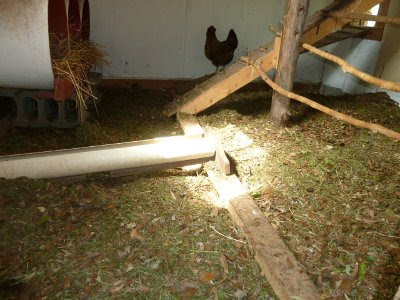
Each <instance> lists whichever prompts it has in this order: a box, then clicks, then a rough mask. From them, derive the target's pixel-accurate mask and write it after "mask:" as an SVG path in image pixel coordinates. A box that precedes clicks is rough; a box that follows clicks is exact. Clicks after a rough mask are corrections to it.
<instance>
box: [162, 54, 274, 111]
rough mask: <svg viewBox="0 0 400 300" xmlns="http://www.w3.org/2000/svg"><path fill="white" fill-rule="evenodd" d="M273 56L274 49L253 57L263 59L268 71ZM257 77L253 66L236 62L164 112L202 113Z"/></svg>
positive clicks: (263, 64)
mask: <svg viewBox="0 0 400 300" xmlns="http://www.w3.org/2000/svg"><path fill="white" fill-rule="evenodd" d="M273 56H274V53H273V52H272V51H271V52H267V53H266V52H264V51H258V50H257V51H255V52H254V54H253V56H252V59H253V60H261V61H262V66H263V69H264V70H265V71H266V70H270V69H272V68H273ZM257 77H258V74H257V72H255V71H254V69H253V68H252V67H251V66H248V65H245V64H243V63H241V62H236V63H234V64H233V65H231V66H229V67H228V68H226V69H225V70H223V71H221V72H219V73H217V74H216V75H215V76H213V77H212V78H210V79H209V80H207V81H205V82H204V83H202V84H200V85H198V86H196V87H195V88H194V89H193V90H191V91H189V92H188V93H186V94H184V95H183V96H182V97H180V98H179V99H177V100H176V101H174V102H172V103H171V104H170V105H167V106H166V108H165V109H164V113H165V114H166V115H167V116H172V115H174V114H175V113H176V112H177V111H178V110H179V111H180V112H183V113H186V114H197V113H200V112H202V111H203V110H205V109H207V108H208V107H210V106H212V105H213V104H215V103H217V102H218V101H220V100H221V99H223V98H225V97H226V96H228V95H230V94H232V93H233V92H235V91H236V90H238V89H240V88H241V87H243V86H245V85H246V84H248V83H250V82H252V81H253V80H254V79H256V78H257Z"/></svg>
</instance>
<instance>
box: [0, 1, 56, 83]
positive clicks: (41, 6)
mask: <svg viewBox="0 0 400 300" xmlns="http://www.w3.org/2000/svg"><path fill="white" fill-rule="evenodd" d="M53 78H54V76H53V71H52V68H51V60H50V47H49V27H48V0H29V1H27V0H1V1H0V87H7V88H26V89H51V88H52V87H53Z"/></svg>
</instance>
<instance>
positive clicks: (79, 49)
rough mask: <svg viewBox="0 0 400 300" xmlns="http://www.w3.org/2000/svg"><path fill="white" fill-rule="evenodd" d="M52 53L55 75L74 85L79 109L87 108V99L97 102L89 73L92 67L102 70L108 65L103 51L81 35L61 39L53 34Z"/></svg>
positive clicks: (51, 36)
mask: <svg viewBox="0 0 400 300" xmlns="http://www.w3.org/2000/svg"><path fill="white" fill-rule="evenodd" d="M50 53H51V64H52V68H53V72H54V75H55V76H56V77H59V78H65V79H67V80H68V81H70V82H71V83H72V85H73V86H74V88H75V92H76V100H77V101H76V105H77V106H78V108H81V107H85V108H86V107H87V103H86V100H87V99H90V98H91V99H93V100H96V99H97V98H96V97H95V96H94V94H93V90H92V87H91V82H90V81H89V79H88V72H89V70H90V69H91V68H92V67H100V68H101V67H103V66H105V65H107V64H108V62H107V60H106V55H105V53H104V52H103V50H102V49H100V48H99V47H98V46H97V45H96V44H94V43H93V42H92V41H90V40H87V39H83V38H82V37H81V36H79V35H77V36H73V37H71V36H69V37H65V38H60V37H59V36H57V35H55V34H53V35H50Z"/></svg>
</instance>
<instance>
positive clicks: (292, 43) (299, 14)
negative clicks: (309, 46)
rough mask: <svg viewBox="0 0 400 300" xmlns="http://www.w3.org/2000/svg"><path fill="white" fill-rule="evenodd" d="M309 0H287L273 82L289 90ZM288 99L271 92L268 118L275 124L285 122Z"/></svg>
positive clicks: (287, 113) (294, 72) (288, 111)
mask: <svg viewBox="0 0 400 300" xmlns="http://www.w3.org/2000/svg"><path fill="white" fill-rule="evenodd" d="M308 5H309V0H289V8H288V12H287V14H286V16H285V17H284V24H283V30H282V41H281V44H280V46H281V47H280V52H279V58H280V59H279V60H278V63H277V65H278V67H277V71H276V75H275V82H276V83H277V84H278V85H280V86H282V87H284V88H285V89H287V90H289V91H291V90H292V89H293V84H294V76H295V74H296V66H297V60H298V58H299V54H300V53H299V49H300V40H301V36H302V33H303V28H304V24H305V22H306V18H307V13H308ZM289 109H290V99H289V98H287V97H285V96H283V95H282V94H279V93H276V92H274V93H273V94H272V103H271V111H270V114H269V117H270V119H271V120H272V121H273V122H274V123H275V124H277V125H279V126H283V125H285V124H286V122H287V120H288V119H289V116H290V110H289Z"/></svg>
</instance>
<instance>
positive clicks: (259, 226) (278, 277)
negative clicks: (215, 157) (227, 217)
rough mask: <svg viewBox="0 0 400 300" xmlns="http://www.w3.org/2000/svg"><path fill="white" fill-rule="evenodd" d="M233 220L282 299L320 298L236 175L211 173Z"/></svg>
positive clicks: (302, 269) (308, 299) (304, 272)
mask: <svg viewBox="0 0 400 300" xmlns="http://www.w3.org/2000/svg"><path fill="white" fill-rule="evenodd" d="M208 173H209V178H210V180H211V182H212V183H213V184H214V187H215V188H216V190H217V191H218V193H219V194H220V196H221V197H222V198H223V200H224V203H225V204H226V208H227V209H228V211H229V213H230V214H231V216H232V218H233V220H234V221H235V222H236V223H237V224H238V225H239V227H240V228H241V230H242V231H243V233H244V234H245V236H246V238H247V241H248V243H249V245H250V246H251V248H252V250H253V251H254V255H255V258H256V260H257V262H258V263H259V265H260V266H261V270H262V272H263V274H264V276H265V277H266V278H267V280H268V282H269V283H270V285H271V286H272V288H273V289H274V291H275V293H276V294H277V296H278V297H279V298H280V299H282V300H286V299H307V300H313V299H320V293H319V291H318V289H317V288H316V287H315V285H314V284H313V283H312V282H311V280H310V279H309V278H308V275H307V273H306V271H305V270H304V268H303V267H302V266H301V265H300V263H299V262H298V261H297V260H296V258H295V257H294V255H293V254H292V253H291V252H290V250H289V249H288V248H287V246H286V245H285V243H284V242H283V240H282V239H281V238H280V237H279V235H278V233H277V232H276V230H275V229H274V228H273V227H272V225H271V224H270V223H269V221H268V219H267V218H266V217H265V216H264V214H263V213H262V211H261V210H260V209H259V207H258V206H257V204H256V203H255V202H254V201H253V199H252V198H251V197H250V196H249V194H248V192H247V190H246V189H245V188H244V187H243V185H242V184H241V182H240V181H239V179H238V178H237V177H236V176H235V175H231V176H225V175H221V174H216V173H213V172H208Z"/></svg>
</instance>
